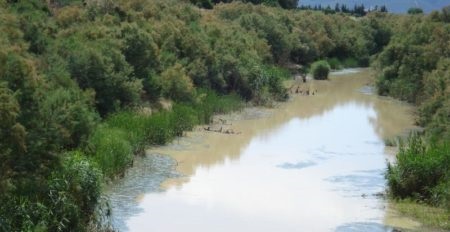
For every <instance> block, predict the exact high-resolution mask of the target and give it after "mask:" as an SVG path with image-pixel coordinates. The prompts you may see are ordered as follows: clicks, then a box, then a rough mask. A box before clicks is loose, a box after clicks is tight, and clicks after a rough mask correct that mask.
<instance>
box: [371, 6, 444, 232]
mask: <svg viewBox="0 0 450 232" xmlns="http://www.w3.org/2000/svg"><path fill="white" fill-rule="evenodd" d="M410 13H411V15H408V16H402V17H396V18H395V21H396V24H397V25H396V26H395V28H396V33H394V35H393V36H392V39H391V40H390V43H389V44H388V45H387V46H386V47H385V48H384V50H383V51H382V52H381V53H380V54H379V55H378V56H377V58H376V60H375V62H374V66H375V67H376V69H377V70H378V71H379V73H380V75H379V78H378V82H377V86H378V91H379V93H380V94H382V95H390V96H394V97H396V98H399V99H402V100H405V101H409V102H411V103H414V104H416V105H418V107H419V110H418V120H417V121H418V124H419V125H420V126H422V127H424V128H425V130H424V133H423V134H422V135H420V136H419V135H412V136H411V138H409V140H408V141H407V142H406V144H403V145H402V147H401V149H400V152H399V154H398V161H397V163H396V164H393V165H389V167H388V172H387V179H388V183H389V186H390V190H391V193H392V195H393V196H394V197H396V198H400V199H405V198H409V199H412V200H414V201H419V202H425V203H428V204H432V205H434V206H440V207H444V208H446V209H447V210H450V182H449V180H450V150H449V146H450V143H449V141H450V87H449V86H450V71H449V70H450V69H449V67H450V59H449V57H450V44H449V43H448V41H450V24H449V22H450V17H449V16H450V14H449V13H450V7H447V8H444V9H443V10H442V11H441V12H433V13H431V14H430V15H421V14H419V15H418V14H416V13H414V12H410ZM446 226H449V225H446ZM446 228H447V229H448V227H446Z"/></svg>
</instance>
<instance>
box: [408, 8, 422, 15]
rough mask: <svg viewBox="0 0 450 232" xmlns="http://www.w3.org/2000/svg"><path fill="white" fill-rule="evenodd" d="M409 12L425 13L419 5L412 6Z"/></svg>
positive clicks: (413, 13) (412, 13)
mask: <svg viewBox="0 0 450 232" xmlns="http://www.w3.org/2000/svg"><path fill="white" fill-rule="evenodd" d="M408 14H411V15H415V14H423V10H422V8H419V7H411V8H409V9H408Z"/></svg>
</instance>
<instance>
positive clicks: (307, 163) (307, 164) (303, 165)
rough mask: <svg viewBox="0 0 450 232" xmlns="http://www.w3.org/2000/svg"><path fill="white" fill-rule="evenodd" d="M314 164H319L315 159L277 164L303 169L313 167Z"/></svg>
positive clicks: (285, 167) (283, 166)
mask: <svg viewBox="0 0 450 232" xmlns="http://www.w3.org/2000/svg"><path fill="white" fill-rule="evenodd" d="M314 165H317V163H316V162H313V161H304V162H298V163H288V162H286V163H283V164H280V165H277V167H279V168H284V169H303V168H307V167H311V166H314Z"/></svg>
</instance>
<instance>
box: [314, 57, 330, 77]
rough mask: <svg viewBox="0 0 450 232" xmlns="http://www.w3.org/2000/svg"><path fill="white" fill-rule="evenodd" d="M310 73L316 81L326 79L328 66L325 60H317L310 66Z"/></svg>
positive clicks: (328, 70)
mask: <svg viewBox="0 0 450 232" xmlns="http://www.w3.org/2000/svg"><path fill="white" fill-rule="evenodd" d="M311 73H312V75H313V77H314V79H316V80H326V79H328V74H329V73H330V65H329V64H328V63H327V62H326V61H325V60H319V61H317V62H314V63H313V64H312V65H311Z"/></svg>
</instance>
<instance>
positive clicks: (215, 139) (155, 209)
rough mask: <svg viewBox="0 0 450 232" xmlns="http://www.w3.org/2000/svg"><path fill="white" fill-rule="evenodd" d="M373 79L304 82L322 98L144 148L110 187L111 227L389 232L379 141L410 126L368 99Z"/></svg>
mask: <svg viewBox="0 0 450 232" xmlns="http://www.w3.org/2000/svg"><path fill="white" fill-rule="evenodd" d="M371 81H372V77H371V75H370V71H369V70H359V72H354V71H352V72H347V73H339V74H338V75H334V77H333V78H332V79H331V80H330V81H321V82H309V83H307V84H306V85H304V86H301V87H302V88H307V89H311V90H317V91H318V94H316V95H314V96H296V97H295V98H294V99H293V100H292V101H290V102H288V103H286V104H282V105H281V106H280V107H278V108H276V109H258V108H251V109H246V110H244V111H243V112H238V113H235V114H231V115H226V116H221V119H224V120H227V122H228V124H231V125H226V126H228V127H231V128H232V129H233V130H234V131H239V132H241V134H238V135H228V134H220V133H214V132H205V131H202V128H197V130H196V131H194V132H191V133H189V134H188V136H187V137H184V138H180V139H177V140H176V141H174V143H173V144H170V145H168V146H164V147H159V148H157V149H152V150H149V151H148V155H147V156H146V157H144V158H142V159H141V160H139V162H138V163H139V164H138V165H136V166H135V167H133V168H132V169H131V170H130V171H129V172H130V174H129V175H127V176H126V177H125V178H124V179H122V180H120V181H119V182H118V183H116V184H115V185H114V186H112V188H111V190H110V191H109V194H110V198H111V202H112V207H113V223H114V225H115V226H116V227H117V228H118V229H120V230H121V231H164V232H167V231H390V230H391V229H390V227H389V226H385V225H384V224H385V221H386V220H385V217H386V208H387V203H386V202H385V200H383V199H382V198H379V197H376V194H377V193H379V192H383V191H384V188H385V181H384V178H383V172H384V170H385V165H386V163H385V162H386V159H387V158H389V156H390V155H389V154H387V152H386V151H385V146H384V143H383V139H384V138H390V137H393V136H396V135H400V134H404V133H406V132H407V130H408V129H411V128H412V123H413V118H412V116H411V110H412V109H411V107H410V106H408V105H406V104H403V103H401V102H398V101H393V100H391V99H387V98H382V97H378V96H375V95H373V94H372V93H373V92H372V89H371V88H370V87H368V85H367V84H368V83H371ZM224 126H225V125H224ZM161 154H166V155H168V157H171V158H172V159H169V158H168V157H165V156H162V155H161ZM179 175H182V176H179ZM167 178H169V180H168V181H167ZM161 184H162V185H161ZM160 186H162V187H160Z"/></svg>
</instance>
